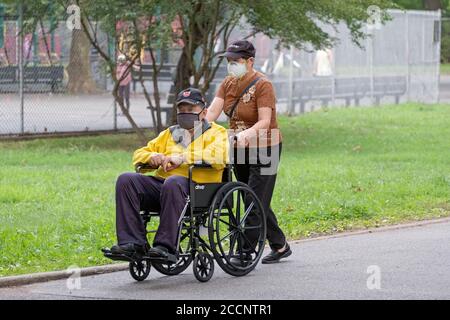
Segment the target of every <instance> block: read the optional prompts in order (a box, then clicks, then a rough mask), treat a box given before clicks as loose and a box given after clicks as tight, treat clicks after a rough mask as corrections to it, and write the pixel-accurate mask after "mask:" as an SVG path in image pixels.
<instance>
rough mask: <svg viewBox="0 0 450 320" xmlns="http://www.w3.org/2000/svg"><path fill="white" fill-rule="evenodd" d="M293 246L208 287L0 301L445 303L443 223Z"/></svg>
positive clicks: (151, 282)
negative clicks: (275, 259) (279, 258)
mask: <svg viewBox="0 0 450 320" xmlns="http://www.w3.org/2000/svg"><path fill="white" fill-rule="evenodd" d="M291 247H292V251H293V254H292V256H291V257H289V258H288V259H286V260H284V261H283V262H280V263H278V264H272V265H261V264H260V265H258V266H257V268H256V269H255V270H254V271H253V272H252V273H250V274H249V275H247V276H245V277H233V276H230V275H228V274H226V273H224V272H223V271H222V270H220V267H219V266H218V265H217V264H216V271H215V273H214V276H213V278H212V279H211V280H210V281H209V282H206V283H200V282H198V281H197V280H196V279H195V277H194V275H193V273H192V268H191V267H189V268H188V269H187V270H186V271H185V272H183V273H182V274H180V275H178V276H172V277H169V276H163V275H161V274H159V273H158V272H157V271H156V270H154V269H152V271H151V273H150V276H149V278H148V279H147V280H145V281H143V282H136V281H134V280H133V279H132V278H131V276H130V275H129V274H128V272H127V271H121V272H114V273H109V274H103V275H95V276H88V277H81V278H80V279H79V280H80V282H79V283H76V282H74V279H70V280H67V279H66V280H57V281H50V282H45V283H36V284H32V285H26V286H20V287H11V288H2V289H0V299H178V300H185V299H194V300H197V299H199V300H203V299H217V300H224V299H257V300H258V299H450V221H448V220H446V221H444V222H440V223H433V224H426V225H419V226H414V227H408V228H400V229H389V230H387V231H382V232H372V233H365V234H347V235H345V236H339V237H326V238H322V239H316V240H307V241H301V242H298V243H294V244H292V245H291ZM68 281H69V285H68ZM74 284H75V285H74Z"/></svg>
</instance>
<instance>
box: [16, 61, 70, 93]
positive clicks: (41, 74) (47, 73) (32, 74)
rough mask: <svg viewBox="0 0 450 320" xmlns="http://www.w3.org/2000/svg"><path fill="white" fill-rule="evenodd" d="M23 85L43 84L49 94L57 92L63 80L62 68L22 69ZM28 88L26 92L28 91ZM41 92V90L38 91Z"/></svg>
mask: <svg viewBox="0 0 450 320" xmlns="http://www.w3.org/2000/svg"><path fill="white" fill-rule="evenodd" d="M23 70H24V71H23V72H24V73H23V79H24V84H25V85H26V86H27V85H29V84H45V85H48V86H49V88H50V90H51V92H55V91H57V90H58V89H59V88H60V86H61V84H62V81H63V79H64V67H63V66H31V67H25V68H24V69H23ZM30 89H31V88H30V87H29V86H28V88H27V91H30ZM39 92H41V90H39Z"/></svg>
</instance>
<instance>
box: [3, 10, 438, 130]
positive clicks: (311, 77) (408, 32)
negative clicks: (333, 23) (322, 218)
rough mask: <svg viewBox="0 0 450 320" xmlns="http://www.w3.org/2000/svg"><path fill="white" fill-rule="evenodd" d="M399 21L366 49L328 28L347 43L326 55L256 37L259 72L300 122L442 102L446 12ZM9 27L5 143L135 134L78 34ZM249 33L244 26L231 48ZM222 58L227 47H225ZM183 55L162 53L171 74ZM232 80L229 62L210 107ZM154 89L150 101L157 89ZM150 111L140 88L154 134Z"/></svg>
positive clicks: (138, 102) (167, 82)
mask: <svg viewBox="0 0 450 320" xmlns="http://www.w3.org/2000/svg"><path fill="white" fill-rule="evenodd" d="M390 14H391V16H392V18H393V19H392V21H389V22H387V24H386V25H382V26H380V27H379V28H373V29H372V30H371V31H370V30H369V31H370V32H371V33H372V37H369V38H368V39H367V40H365V41H364V42H363V43H362V45H363V48H360V47H358V46H357V45H355V44H354V43H353V42H352V41H351V38H350V36H349V32H348V30H347V29H346V27H345V25H339V26H337V28H336V29H332V28H330V27H328V26H323V28H324V29H325V30H327V31H329V32H330V33H331V34H332V35H334V36H335V37H337V38H339V43H338V44H337V45H336V46H335V47H333V48H328V49H324V50H314V49H313V48H308V47H306V48H304V49H302V50H298V49H295V48H279V47H278V41H276V40H274V39H269V38H267V37H266V36H264V35H256V36H254V37H252V38H249V40H250V41H253V43H254V44H255V47H256V49H257V57H256V62H255V67H256V69H258V70H261V71H263V72H264V73H266V74H267V76H268V77H270V79H271V80H272V81H273V83H274V85H275V88H276V93H277V98H278V111H279V112H287V113H290V114H298V113H302V112H306V111H310V110H314V109H315V108H318V107H323V106H328V107H332V106H350V105H352V106H353V105H356V106H367V105H376V104H390V103H402V102H407V101H418V102H423V103H436V102H438V101H439V66H440V12H425V11H395V10H393V11H390ZM3 20H4V21H3V44H1V43H0V137H7V136H12V135H22V134H43V133H64V132H86V131H103V130H124V129H130V128H131V125H130V124H129V122H128V121H127V119H126V118H125V117H124V116H123V115H121V113H120V110H119V109H118V106H116V104H115V103H114V99H113V97H112V95H111V91H112V87H113V81H112V80H111V77H110V76H109V74H108V72H107V70H106V66H105V64H104V62H103V60H102V58H101V57H100V55H99V54H98V52H96V50H95V49H94V48H92V46H91V45H90V44H89V43H88V42H87V41H88V40H87V39H86V38H84V37H83V36H82V35H80V34H76V33H75V32H73V31H72V30H69V29H68V28H67V26H66V23H65V21H61V22H59V23H57V24H56V27H54V26H53V27H52V26H51V25H50V23H47V22H42V23H39V24H37V25H36V27H35V29H34V31H33V32H29V33H25V34H23V36H22V37H20V36H19V29H20V27H19V25H20V21H19V20H20V19H17V17H4V19H3ZM366 31H367V30H366ZM80 32H82V31H80ZM250 32H251V29H250V28H246V27H245V26H241V27H240V28H239V29H237V30H236V31H235V32H234V33H233V34H232V36H231V39H230V40H236V39H239V38H241V37H244V36H247V35H248V34H249V33H250ZM98 36H99V39H100V44H101V46H102V47H103V48H105V50H110V49H109V48H108V45H109V43H110V42H111V39H108V37H107V36H106V35H102V33H101V32H99V33H98ZM77 37H78V38H77ZM75 42H76V45H75V44H74V43H75ZM113 42H115V40H114V39H113ZM217 49H218V50H221V49H223V47H221V46H220V44H219V45H218V48H217ZM21 53H22V56H23V59H20V56H21ZM179 55H180V50H179V49H174V50H171V51H170V52H165V53H164V52H159V53H158V59H164V61H165V63H166V66H167V68H168V69H167V70H168V72H170V70H171V69H172V70H173V68H174V67H175V66H176V62H177V59H178V57H179ZM225 73H226V65H225V63H223V65H222V66H221V68H220V69H219V72H218V74H217V75H216V79H215V80H214V82H213V85H212V86H211V91H210V92H209V94H208V97H209V100H211V98H212V97H213V95H214V90H215V88H217V85H218V84H219V83H220V81H221V80H222V79H223V76H224V75H225ZM20 74H22V76H20ZM159 84H160V90H161V93H162V98H161V102H162V104H163V105H166V106H167V107H168V106H169V104H167V98H168V96H169V90H170V87H171V84H172V79H171V77H170V74H169V76H167V75H162V76H161V79H160V80H159ZM145 85H146V88H147V90H148V91H149V92H150V93H151V92H152V84H151V82H149V81H146V82H145ZM147 105H148V103H147V101H146V99H145V97H144V95H143V92H142V88H141V85H140V83H139V82H138V81H137V83H136V81H134V80H133V81H132V85H131V93H130V114H131V116H132V117H133V118H134V119H135V121H136V123H137V124H138V125H139V126H141V127H152V126H153V123H152V120H151V115H150V111H149V110H148V109H147ZM164 117H165V115H163V121H165V119H164Z"/></svg>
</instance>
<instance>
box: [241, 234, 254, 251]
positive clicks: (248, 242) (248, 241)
mask: <svg viewBox="0 0 450 320" xmlns="http://www.w3.org/2000/svg"><path fill="white" fill-rule="evenodd" d="M240 235H242V238H243V239H244V240H245V242H246V243H247V245H249V246H250V249H251V250H252V251H253V253H256V254H258V253H257V252H256V250H255V249H254V248H253V244H252V243H251V242H250V240H249V239H248V238H247V236H246V235H245V233H243V232H240Z"/></svg>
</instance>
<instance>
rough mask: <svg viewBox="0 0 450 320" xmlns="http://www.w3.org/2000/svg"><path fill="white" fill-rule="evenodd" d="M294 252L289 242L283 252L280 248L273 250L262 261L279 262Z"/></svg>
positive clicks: (266, 262)
mask: <svg viewBox="0 0 450 320" xmlns="http://www.w3.org/2000/svg"><path fill="white" fill-rule="evenodd" d="M291 254H292V251H291V247H290V246H289V244H286V249H284V251H283V252H278V250H272V252H271V253H269V254H268V255H267V256H265V257H264V258H263V259H262V261H261V263H263V264H269V263H277V262H279V261H280V260H281V259H284V258H287V257H289V256H290V255H291Z"/></svg>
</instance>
